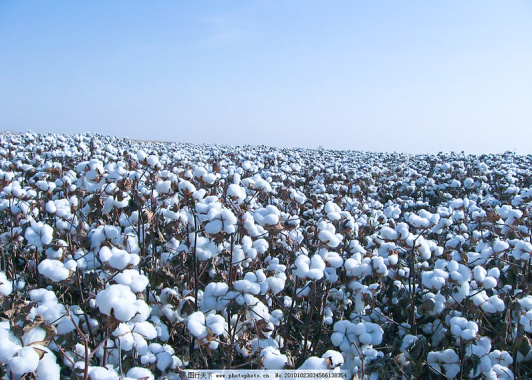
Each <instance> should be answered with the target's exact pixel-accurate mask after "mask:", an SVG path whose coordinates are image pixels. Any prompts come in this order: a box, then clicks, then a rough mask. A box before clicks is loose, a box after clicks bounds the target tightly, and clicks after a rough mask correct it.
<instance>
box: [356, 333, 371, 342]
mask: <svg viewBox="0 0 532 380" xmlns="http://www.w3.org/2000/svg"><path fill="white" fill-rule="evenodd" d="M358 339H359V340H360V343H362V344H372V342H373V338H372V336H371V334H368V333H363V334H361V335H359V337H358Z"/></svg>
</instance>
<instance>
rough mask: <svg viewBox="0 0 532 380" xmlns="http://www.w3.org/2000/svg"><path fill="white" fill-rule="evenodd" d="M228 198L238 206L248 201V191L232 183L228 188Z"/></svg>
mask: <svg viewBox="0 0 532 380" xmlns="http://www.w3.org/2000/svg"><path fill="white" fill-rule="evenodd" d="M227 196H228V197H229V198H231V200H233V201H234V202H236V203H237V204H241V203H242V202H244V200H245V199H246V191H245V190H244V189H243V188H242V187H240V186H239V185H237V184H235V183H232V184H230V185H229V186H228V187H227Z"/></svg>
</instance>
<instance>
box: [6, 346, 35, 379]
mask: <svg viewBox="0 0 532 380" xmlns="http://www.w3.org/2000/svg"><path fill="white" fill-rule="evenodd" d="M7 365H8V367H9V370H10V371H11V372H13V373H14V374H15V375H23V374H24V373H27V372H33V371H35V370H36V369H37V366H38V365H39V354H38V353H37V351H36V350H35V349H34V348H33V347H23V348H21V349H20V350H19V351H18V352H17V354H16V355H15V356H13V357H11V359H9V360H8V362H7Z"/></svg>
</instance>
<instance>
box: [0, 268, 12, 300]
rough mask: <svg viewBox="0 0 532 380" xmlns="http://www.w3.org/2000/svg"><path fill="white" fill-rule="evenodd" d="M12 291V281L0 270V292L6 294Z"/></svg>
mask: <svg viewBox="0 0 532 380" xmlns="http://www.w3.org/2000/svg"><path fill="white" fill-rule="evenodd" d="M12 291H13V283H12V282H11V281H9V280H8V279H7V277H6V274H5V273H4V272H3V271H0V294H1V295H3V296H8V295H10V294H11V292H12Z"/></svg>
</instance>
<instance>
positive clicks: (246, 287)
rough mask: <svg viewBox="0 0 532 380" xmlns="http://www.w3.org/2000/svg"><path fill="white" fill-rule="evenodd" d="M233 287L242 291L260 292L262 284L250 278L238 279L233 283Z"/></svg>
mask: <svg viewBox="0 0 532 380" xmlns="http://www.w3.org/2000/svg"><path fill="white" fill-rule="evenodd" d="M233 288H234V289H235V290H238V291H239V292H242V293H251V294H259V293H260V285H259V284H257V283H256V282H251V281H248V280H238V281H235V282H234V283H233Z"/></svg>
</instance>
